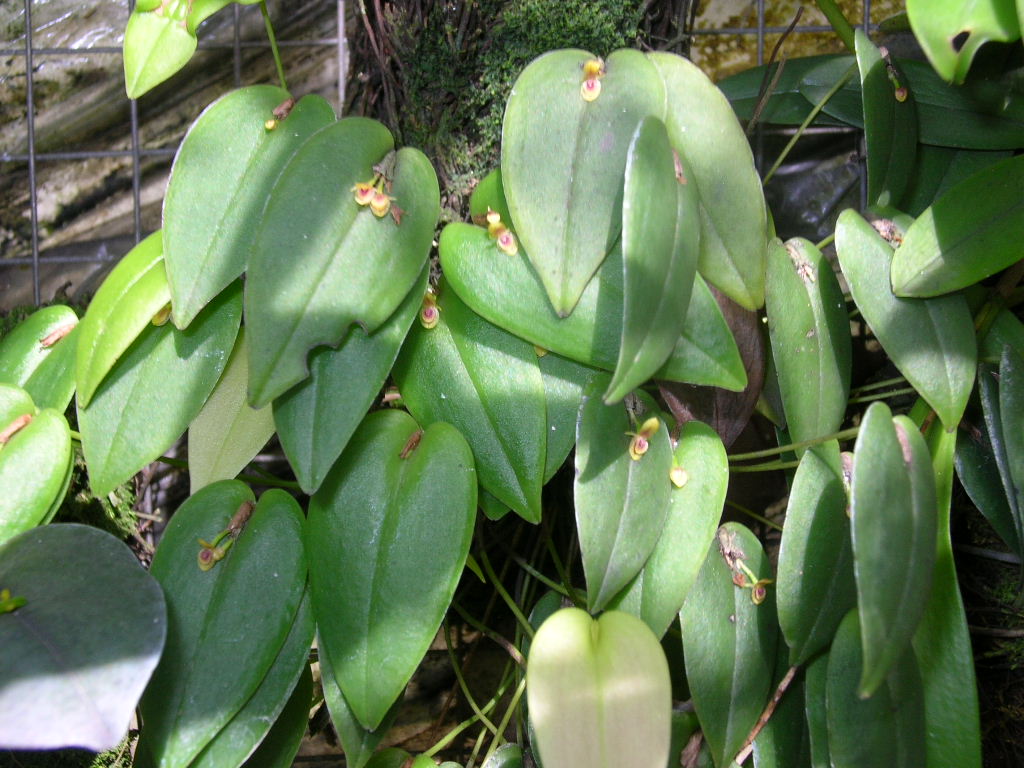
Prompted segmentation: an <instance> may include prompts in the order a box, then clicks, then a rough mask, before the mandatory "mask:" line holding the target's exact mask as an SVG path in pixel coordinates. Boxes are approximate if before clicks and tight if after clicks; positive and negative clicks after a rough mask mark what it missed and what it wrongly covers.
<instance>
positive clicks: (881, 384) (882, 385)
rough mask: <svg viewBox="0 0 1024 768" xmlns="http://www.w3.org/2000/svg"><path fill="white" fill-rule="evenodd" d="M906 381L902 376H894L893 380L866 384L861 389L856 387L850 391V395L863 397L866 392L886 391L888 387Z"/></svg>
mask: <svg viewBox="0 0 1024 768" xmlns="http://www.w3.org/2000/svg"><path fill="white" fill-rule="evenodd" d="M905 381H906V379H905V378H904V377H902V376H893V377H892V378H891V379H882V380H881V381H876V382H874V383H873V384H864V385H862V386H859V387H854V388H853V389H851V390H850V394H851V395H861V394H863V393H864V392H870V391H871V390H873V389H885V388H886V387H891V386H893V385H894V384H902V383H904V382H905Z"/></svg>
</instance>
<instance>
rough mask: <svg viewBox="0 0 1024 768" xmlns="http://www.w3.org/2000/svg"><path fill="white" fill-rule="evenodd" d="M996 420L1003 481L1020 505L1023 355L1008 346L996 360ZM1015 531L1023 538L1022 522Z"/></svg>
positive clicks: (1023, 483) (1023, 489) (1023, 498)
mask: <svg viewBox="0 0 1024 768" xmlns="http://www.w3.org/2000/svg"><path fill="white" fill-rule="evenodd" d="M999 419H1000V422H1001V426H1002V430H1001V431H1002V438H1003V446H1004V449H1005V451H1006V468H1007V470H1008V472H1007V474H1008V475H1009V477H1008V478H1004V484H1005V485H1006V486H1007V488H1008V493H1010V492H1011V490H1010V489H1012V493H1013V494H1014V495H1015V496H1016V499H1017V506H1018V507H1020V505H1021V504H1022V502H1024V358H1022V357H1021V355H1020V353H1019V352H1017V350H1015V349H1013V348H1012V347H1010V346H1005V347H1003V354H1002V357H1001V358H1000V360H999ZM1005 480H1009V483H1005ZM1019 524H1020V523H1019ZM1018 534H1019V535H1020V537H1021V541H1024V525H1021V528H1019V529H1018Z"/></svg>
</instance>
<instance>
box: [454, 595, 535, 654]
mask: <svg viewBox="0 0 1024 768" xmlns="http://www.w3.org/2000/svg"><path fill="white" fill-rule="evenodd" d="M452 608H454V609H455V612H456V613H458V614H459V616H461V617H462V620H463V621H465V622H466V623H467V624H469V626H471V627H473V629H475V630H477V631H478V632H480V633H481V634H482V635H484V637H489V638H490V639H491V640H493V641H494V642H495V643H497V644H498V645H500V646H501V647H502V648H504V649H505V652H506V653H507V654H508V655H509V656H511V657H512V661H514V662H515V663H516V664H518V665H519V666H521V667H525V666H526V659H524V658H523V654H521V653H520V652H519V649H518V648H516V647H515V646H514V645H513V644H512V643H510V642H509V641H508V640H507V639H506V638H504V637H502V636H501V635H499V634H498V633H497V632H495V631H494V630H493V629H491V628H490V627H488V626H485V625H484V624H483V623H482V622H480V621H477V620H476V619H474V618H473V617H472V616H470V615H469V612H468V611H466V609H465V608H463V607H462V606H461V605H459V604H458V603H455V602H453V603H452Z"/></svg>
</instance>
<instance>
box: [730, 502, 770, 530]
mask: <svg viewBox="0 0 1024 768" xmlns="http://www.w3.org/2000/svg"><path fill="white" fill-rule="evenodd" d="M725 503H726V504H728V505H729V506H730V507H732V508H733V509H735V510H738V511H740V512H742V513H743V514H745V515H747V516H748V517H752V518H753V519H755V520H757V521H758V522H759V523H764V524H765V525H767V526H768V527H769V528H774V529H775V530H776V531H781V530H782V526H781V525H779V524H778V523H776V522H775V521H773V520H769V519H768V518H767V517H765V516H764V515H759V514H757V512H755V511H754V510H752V509H747V508H746V507H744V506H743V505H742V504H737V503H736V502H735V501H730V500H729V499H726V500H725Z"/></svg>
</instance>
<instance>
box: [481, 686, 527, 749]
mask: <svg viewBox="0 0 1024 768" xmlns="http://www.w3.org/2000/svg"><path fill="white" fill-rule="evenodd" d="M525 690H526V678H525V677H524V678H523V679H522V680H520V681H519V685H518V686H516V692H515V693H513V694H512V701H510V702H509V705H508V708H507V709H506V710H505V715H504V716H503V717H502V718H501V722H499V723H498V734H499V736H497V737H495V738H494V739H493V740H492V741H491V746H490V748H489V749H488V750H487V754H485V755H484V765H487V761H488V760H490V759H491V755H493V754H494V753H495V751H497V749H498V747H500V746H501V741H502V739H501V737H500V734H503V733H504V732H505V729H506V728H508V722H509V720H511V719H512V715H513V714H515V712H516V710H517V709H518V708H519V699H521V698H522V696H523V691H525Z"/></svg>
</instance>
